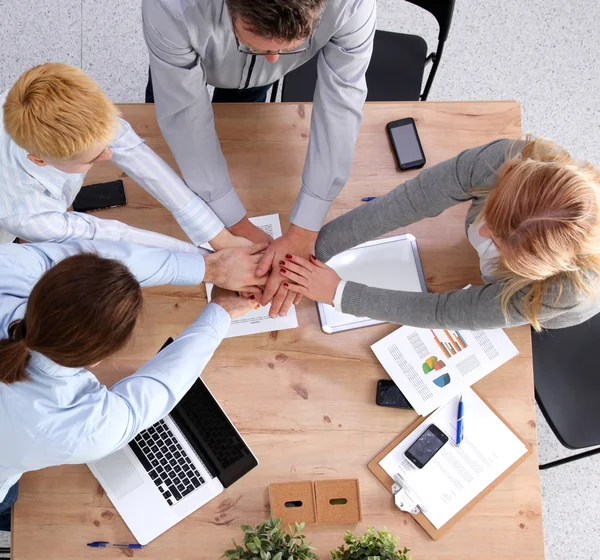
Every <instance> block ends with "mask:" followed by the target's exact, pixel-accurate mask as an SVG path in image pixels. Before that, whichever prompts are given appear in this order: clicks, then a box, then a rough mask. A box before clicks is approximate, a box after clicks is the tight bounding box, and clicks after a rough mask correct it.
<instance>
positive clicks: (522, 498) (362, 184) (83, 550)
mask: <svg viewBox="0 0 600 560" xmlns="http://www.w3.org/2000/svg"><path fill="white" fill-rule="evenodd" d="M121 110H122V111H123V116H124V117H125V118H126V119H127V120H129V121H130V122H131V124H132V125H133V127H134V128H135V129H136V131H137V132H138V133H139V134H140V135H141V136H143V137H144V138H146V139H147V141H148V144H149V145H150V146H151V147H152V148H153V149H155V150H156V151H157V152H158V153H159V154H160V155H161V156H163V157H164V158H165V159H166V160H167V161H168V162H169V163H170V164H172V165H175V163H174V160H173V158H172V156H171V154H170V152H169V151H168V148H167V147H166V144H165V142H164V140H163V139H162V137H161V134H160V131H159V129H158V126H157V123H156V120H155V116H154V112H153V107H152V106H151V105H150V106H148V105H146V106H145V105H125V106H121ZM310 113H311V107H310V105H296V104H254V105H237V106H232V105H227V106H216V107H215V116H216V126H217V130H218V133H219V137H220V139H221V145H222V147H223V151H224V153H225V156H226V158H227V161H228V164H229V170H230V174H231V178H232V180H233V184H234V185H236V188H237V192H238V193H239V194H240V197H241V199H242V201H243V202H244V204H245V205H246V208H247V209H248V212H249V215H250V216H253V215H262V214H269V213H273V212H279V214H280V216H281V219H282V225H283V226H284V228H285V227H287V223H288V217H289V213H290V211H291V209H292V206H293V203H294V200H295V198H296V194H297V192H298V189H299V186H300V177H301V173H302V168H303V165H304V156H305V152H306V146H307V142H308V135H309V125H310ZM407 116H412V117H414V118H415V120H416V122H417V127H418V129H419V132H420V136H421V139H422V143H423V148H424V150H425V154H426V155H427V160H428V165H429V166H431V165H433V164H435V163H438V162H440V161H442V160H444V159H447V158H450V157H452V156H454V155H456V154H457V153H458V152H459V151H461V150H463V149H465V148H469V147H473V146H477V145H479V144H483V143H485V142H488V141H491V140H494V139H496V138H500V137H512V138H516V137H518V136H519V135H520V134H521V112H520V107H519V105H518V104H517V103H515V102H510V101H500V102H443V103H374V104H367V105H366V106H365V109H364V122H363V125H362V128H361V131H360V135H359V139H358V143H357V147H356V153H355V157H354V165H353V169H352V174H351V179H350V181H349V182H348V185H347V186H346V187H345V189H344V190H343V191H342V193H341V194H340V196H339V197H338V198H337V200H336V201H335V203H334V204H333V206H332V209H331V212H330V213H329V216H328V219H332V218H334V217H336V216H338V215H340V214H343V213H345V212H347V211H349V210H351V209H352V208H355V207H356V206H358V205H360V204H361V202H360V199H361V198H362V197H363V196H377V195H382V194H384V193H385V192H387V191H389V190H390V189H392V188H393V187H395V186H396V185H397V184H399V183H400V182H402V181H403V180H405V179H406V178H408V177H411V176H413V175H414V174H415V173H416V172H403V173H401V172H398V171H397V170H396V168H395V163H394V159H393V156H392V152H391V151H390V147H389V144H388V140H387V136H386V132H385V124H386V123H387V122H389V121H392V120H395V119H399V118H402V117H407ZM198 157H202V154H198ZM120 176H121V177H122V176H123V174H122V173H121V171H120V170H119V169H117V168H116V167H114V166H113V165H112V164H111V163H109V162H107V163H101V164H98V165H97V166H95V167H94V168H93V170H92V171H91V172H90V173H89V174H88V177H87V179H86V184H89V183H94V182H98V181H104V180H111V179H115V178H117V177H120ZM124 179H125V184H126V189H127V195H128V199H129V202H128V204H127V206H126V207H123V208H120V209H113V210H107V211H104V212H102V213H101V214H100V215H102V216H104V217H106V218H117V219H120V220H122V221H124V222H127V223H129V224H131V225H135V226H138V227H145V228H147V229H154V230H157V231H160V232H162V233H166V234H170V235H174V236H176V237H179V238H181V239H185V236H184V234H183V232H182V231H181V230H180V229H179V227H178V225H177V224H176V222H175V221H174V219H173V218H172V216H171V215H170V213H169V212H168V211H167V210H165V209H164V208H162V207H160V206H159V204H158V203H157V202H156V201H155V200H154V199H153V198H152V197H150V196H149V195H148V194H146V193H145V191H143V190H141V189H140V188H139V187H137V186H136V185H134V184H133V182H132V181H131V180H129V179H127V178H124ZM465 212H466V206H465V205H464V204H463V205H461V206H457V207H454V208H452V209H450V210H448V211H446V212H444V213H443V214H442V215H441V216H439V217H437V218H435V219H431V220H424V221H422V222H420V223H417V224H414V225H411V226H410V227H408V228H406V229H405V230H403V231H408V232H410V233H412V234H414V235H415V236H416V238H417V242H418V245H419V250H420V253H421V258H422V261H423V268H424V271H425V276H426V279H427V286H428V288H429V290H430V291H443V290H449V289H455V288H461V287H463V286H464V285H465V284H468V283H472V284H479V283H481V279H480V277H479V271H478V260H477V255H476V253H475V251H474V250H473V249H472V248H471V246H470V245H469V243H468V241H467V239H466V236H465V229H464V228H465V226H464V216H465ZM395 233H398V232H395ZM145 296H146V306H145V312H144V317H143V320H142V322H141V324H140V326H139V327H138V329H137V331H136V334H135V337H134V341H133V343H132V344H131V345H130V346H129V348H127V349H126V350H124V351H123V352H121V354H120V355H119V356H117V357H115V358H112V359H110V360H107V361H106V362H105V363H103V364H102V365H101V366H100V367H99V368H98V370H97V371H96V373H97V375H98V376H99V378H100V379H101V380H102V381H103V382H104V383H106V384H111V383H113V382H115V381H116V380H117V379H119V378H121V377H123V376H125V375H128V374H130V373H131V372H133V371H135V370H136V368H138V367H139V366H140V365H141V364H142V363H144V362H145V361H146V360H148V359H149V358H150V357H151V356H153V355H154V354H155V353H156V351H157V350H158V349H159V348H160V346H161V345H162V343H163V342H164V340H165V339H166V338H167V337H169V336H177V335H178V334H179V333H180V332H181V331H182V330H183V329H184V328H185V327H186V326H187V325H189V324H190V323H191V322H192V321H193V320H194V319H195V317H196V316H197V315H198V313H199V312H200V311H201V310H202V308H203V307H204V305H205V304H206V298H205V292H204V288H187V287H186V288H182V287H169V286H167V287H161V288H152V289H148V290H145ZM298 321H299V325H300V326H299V327H298V329H293V330H286V331H281V332H272V333H265V334H260V335H254V336H248V337H242V338H234V339H230V340H225V341H224V342H223V344H222V345H221V346H220V348H219V349H218V350H217V352H216V353H215V356H214V358H213V360H212V361H211V362H210V363H209V365H208V367H207V368H206V370H205V371H204V374H203V378H204V380H205V381H206V382H207V384H208V385H209V386H210V388H211V390H212V391H213V392H214V393H215V395H216V397H217V398H218V400H219V402H220V403H221V404H222V406H223V407H224V409H225V410H226V412H227V413H228V414H229V416H230V417H231V419H232V421H233V422H234V423H235V424H236V426H237V427H238V429H239V430H240V431H241V432H242V434H243V435H244V437H245V439H246V441H247V442H248V444H249V445H250V447H251V448H252V450H253V451H254V453H255V454H256V456H257V457H258V459H259V461H260V465H259V467H258V468H256V469H254V470H253V471H252V472H251V473H250V474H249V475H247V476H246V477H244V478H243V479H241V480H240V481H239V482H237V483H236V484H234V485H233V486H232V487H231V488H229V489H227V490H226V491H225V492H224V493H223V494H221V495H220V496H218V497H217V498H216V499H214V500H213V501H212V502H210V503H208V504H207V505H206V506H204V507H203V508H201V509H200V510H198V511H197V512H196V513H194V514H193V515H191V516H190V517H188V518H187V519H185V520H184V521H183V522H181V523H179V524H178V525H176V526H175V527H174V528H173V529H171V530H170V531H168V532H167V533H166V534H164V535H162V536H161V537H159V538H158V539H156V540H155V541H153V542H152V543H151V544H150V545H149V546H148V548H146V549H144V550H140V551H129V550H127V551H121V550H116V549H106V550H94V549H89V548H87V547H86V546H85V544H86V543H87V542H89V541H93V540H107V541H110V542H116V543H122V542H133V541H132V536H131V533H130V532H129V530H128V529H127V527H126V526H125V524H124V523H123V521H122V520H121V519H120V517H119V515H118V514H117V513H116V511H115V509H114V508H113V507H112V505H111V503H110V501H109V500H108V499H107V497H106V496H105V495H104V493H103V491H102V489H101V488H100V486H99V485H98V483H97V482H96V481H95V479H94V478H93V476H92V475H91V473H90V472H89V470H88V469H87V467H86V466H84V465H78V466H63V467H54V468H50V469H45V470H42V471H38V472H32V473H28V474H26V475H25V476H23V478H22V481H21V496H20V498H19V501H18V503H17V505H16V507H15V515H14V530H13V558H14V559H16V560H25V559H31V560H33V559H35V560H39V559H40V558H44V559H47V560H50V559H58V558H60V559H68V560H71V559H73V560H75V559H88V558H94V559H98V558H120V557H122V556H123V555H125V556H135V557H139V558H145V559H157V560H158V559H161V560H167V559H169V560H171V559H182V560H184V559H185V560H214V559H216V558H218V557H220V556H221V554H222V553H223V551H224V550H225V549H227V548H229V545H230V543H231V539H232V538H236V539H238V540H241V538H242V532H241V530H240V529H239V525H240V523H249V524H255V523H259V522H262V521H263V520H264V519H265V518H266V517H267V515H268V512H269V499H268V493H267V486H268V484H269V483H271V482H280V481H293V480H307V479H313V480H320V479H325V478H351V477H358V478H359V479H360V486H361V499H362V510H363V511H362V513H363V522H362V523H361V524H360V525H359V526H356V527H347V526H319V527H315V526H308V527H307V529H306V532H307V534H308V537H309V538H310V539H311V540H312V541H313V544H314V546H315V547H316V548H317V549H318V553H319V555H320V558H322V559H325V558H329V550H331V549H333V548H334V547H336V546H338V545H340V544H341V542H342V537H343V534H344V531H345V530H346V529H353V530H356V531H362V530H363V529H365V528H366V527H367V526H369V525H373V526H375V527H377V528H382V527H387V528H388V529H390V530H391V531H393V532H394V533H396V534H397V535H398V536H399V537H400V539H401V543H402V545H405V546H407V547H409V548H410V549H411V550H412V554H413V558H414V560H425V559H426V560H450V559H451V560H457V559H460V560H481V559H482V558H485V559H486V560H509V559H510V560H512V559H514V558H519V559H521V560H533V559H535V560H540V559H542V558H543V557H544V552H543V535H542V518H541V504H540V482H539V474H538V468H537V450H536V452H535V453H533V454H532V455H531V456H530V457H529V458H528V460H527V461H526V462H525V463H524V464H523V465H522V466H520V467H519V468H518V469H517V470H516V471H515V472H514V474H512V475H511V476H510V477H508V478H507V480H506V481H504V482H503V483H502V484H501V485H500V486H499V487H498V488H496V489H495V490H494V491H493V492H492V493H491V494H490V495H489V496H487V497H486V498H484V499H483V500H482V501H481V502H480V503H479V504H478V505H477V506H476V507H475V508H474V509H473V510H472V512H470V513H469V514H468V515H467V516H466V517H465V518H464V519H463V520H462V521H461V522H460V523H459V524H457V526H456V527H455V528H454V529H453V530H452V531H451V532H450V533H449V534H448V535H446V536H445V537H444V538H443V540H441V541H438V542H436V541H433V540H431V539H430V538H429V536H428V535H427V534H426V533H425V532H424V531H423V530H422V529H421V528H420V527H419V526H418V525H417V524H416V523H415V522H414V521H413V520H412V519H411V518H410V517H409V516H408V514H405V513H402V512H400V511H398V510H396V509H395V508H394V507H393V504H392V498H391V495H390V494H389V493H388V492H387V491H386V489H385V488H383V486H382V485H381V484H380V483H379V482H378V481H377V480H376V479H375V478H374V477H373V476H372V475H371V474H370V472H369V471H368V470H367V463H368V461H369V460H370V459H371V458H372V457H374V456H375V455H376V454H377V453H378V452H379V451H380V450H381V449H382V448H383V447H385V446H386V445H387V444H388V443H389V442H390V441H392V440H393V439H394V438H395V437H396V435H398V434H399V433H400V432H401V431H402V430H403V429H404V428H406V427H407V426H408V425H409V424H410V423H412V422H413V420H414V419H415V417H416V415H415V413H414V412H412V411H403V410H397V409H390V408H382V407H378V406H376V405H375V402H374V401H375V388H376V383H377V380H378V379H380V378H383V377H386V374H385V371H384V370H383V368H382V367H381V366H380V365H379V363H378V362H377V360H376V359H375V357H374V355H373V353H372V352H371V350H370V348H369V347H370V345H371V344H372V343H374V342H375V341H377V340H379V339H380V338H382V337H383V336H385V335H387V334H388V333H390V332H391V331H392V330H394V329H395V328H396V327H395V326H393V325H389V324H387V325H379V326H375V327H369V328H365V329H359V330H354V331H348V332H345V333H339V334H334V335H325V334H323V333H322V332H321V330H320V328H319V320H318V316H317V309H316V305H315V304H314V303H312V302H309V301H306V300H304V301H302V303H301V304H300V305H299V308H298ZM507 332H508V335H509V336H510V338H511V339H512V341H513V342H514V343H515V344H516V346H517V347H518V349H519V352H520V354H519V356H518V357H516V358H514V359H512V360H511V361H510V362H508V364H506V365H505V366H504V367H502V368H500V369H498V370H497V371H495V372H493V373H492V374H491V375H489V376H488V377H487V378H485V379H483V380H482V381H480V382H479V383H478V384H477V386H476V388H477V390H478V391H480V392H481V394H482V395H484V396H485V397H486V398H487V399H488V400H489V401H490V403H491V404H492V405H493V406H494V407H495V408H496V409H497V410H498V412H499V413H500V414H502V415H503V416H504V418H506V419H507V421H508V422H509V423H510V424H511V425H512V426H513V428H514V429H515V430H516V431H517V432H518V433H519V434H520V435H521V436H523V437H524V438H525V439H526V440H527V441H529V442H530V443H531V444H532V445H533V446H534V448H535V444H536V426H535V411H534V395H533V373H532V360H531V342H530V335H529V330H528V328H525V327H521V328H515V329H510V330H508V331H507Z"/></svg>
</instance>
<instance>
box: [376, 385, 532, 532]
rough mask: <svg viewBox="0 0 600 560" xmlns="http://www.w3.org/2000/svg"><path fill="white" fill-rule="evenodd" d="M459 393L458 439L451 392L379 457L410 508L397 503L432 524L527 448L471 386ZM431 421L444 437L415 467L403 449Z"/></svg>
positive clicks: (455, 402) (475, 493)
mask: <svg viewBox="0 0 600 560" xmlns="http://www.w3.org/2000/svg"><path fill="white" fill-rule="evenodd" d="M462 397H463V402H464V406H465V428H464V439H463V441H462V443H461V444H460V445H456V439H455V438H456V411H457V406H458V397H456V398H454V399H452V400H450V401H449V402H448V403H447V404H446V405H444V406H443V407H441V408H439V409H438V410H436V411H435V412H434V413H433V414H431V415H430V416H429V417H427V418H426V419H425V420H424V421H423V422H422V423H421V424H420V425H419V426H418V427H417V428H416V429H415V430H414V431H413V432H412V433H410V434H408V435H407V436H406V437H405V438H404V439H403V440H402V441H401V442H400V443H399V444H398V445H397V446H396V447H394V448H393V449H392V450H391V451H390V452H389V453H388V454H387V455H386V456H385V457H384V458H382V459H381V460H380V461H379V466H380V467H381V468H382V469H383V470H384V471H385V472H386V473H387V474H388V475H389V477H390V478H391V479H393V480H394V481H395V482H396V483H397V485H396V486H397V488H396V492H398V491H405V492H406V499H407V500H408V501H410V502H411V503H410V504H408V506H409V509H405V508H402V509H404V510H405V511H411V513H417V512H421V513H422V514H423V515H425V517H426V518H427V519H428V520H429V521H430V522H431V523H432V524H433V526H434V527H435V528H436V529H440V528H441V527H443V526H444V525H445V524H446V523H447V522H448V521H449V520H450V519H452V518H453V517H454V516H455V515H456V514H457V513H458V512H460V511H461V510H462V509H463V508H464V507H465V506H466V505H467V504H469V502H471V501H472V500H473V499H474V498H476V497H477V496H478V495H479V494H480V493H481V492H483V491H484V490H485V489H486V488H487V487H488V486H490V484H492V483H493V482H494V481H495V480H496V479H498V478H499V477H500V476H501V475H502V474H503V473H504V472H505V471H506V470H507V469H509V468H510V467H511V466H512V465H513V464H515V463H516V462H517V461H518V460H519V459H520V458H521V457H523V456H524V455H525V454H526V453H527V452H528V448H527V446H526V445H525V443H523V441H522V440H521V439H520V438H519V437H518V436H517V435H516V434H515V433H514V432H513V431H512V430H511V428H509V427H508V426H507V425H506V424H505V423H504V422H503V421H502V420H501V419H500V418H499V417H498V416H497V415H496V414H495V413H494V412H493V411H492V410H491V409H490V407H488V406H487V404H486V403H485V402H484V401H483V400H482V399H481V398H480V397H479V396H478V395H477V394H476V393H475V392H474V391H473V390H472V389H466V390H465V391H464V392H463V394H462ZM431 424H435V425H436V426H437V427H438V428H440V430H442V431H443V432H444V433H445V434H446V435H447V436H448V438H449V439H448V442H447V443H446V444H445V445H444V446H443V447H442V449H440V451H438V453H437V454H436V455H435V456H434V457H433V459H431V461H429V463H427V464H426V465H425V466H424V467H423V468H422V469H418V468H417V467H415V466H414V465H413V464H412V463H411V462H410V461H409V460H408V459H407V458H406V456H405V455H404V453H405V451H406V450H407V449H408V448H409V447H410V446H411V445H412V443H414V441H415V440H416V439H417V438H418V437H419V436H420V435H421V433H422V432H423V431H424V430H426V429H427V427H428V426H429V425H431ZM396 503H397V504H398V500H396ZM399 507H400V506H399Z"/></svg>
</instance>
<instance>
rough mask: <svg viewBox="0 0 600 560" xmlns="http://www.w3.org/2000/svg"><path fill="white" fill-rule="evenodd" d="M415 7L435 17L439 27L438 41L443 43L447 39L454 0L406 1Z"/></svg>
mask: <svg viewBox="0 0 600 560" xmlns="http://www.w3.org/2000/svg"><path fill="white" fill-rule="evenodd" d="M406 1H407V2H410V3H411V4H414V5H415V6H419V7H420V8H423V9H424V10H427V11H428V12H429V13H431V14H432V15H433V17H435V19H436V20H437V22H438V25H439V27H440V33H439V35H438V41H440V42H442V43H443V42H444V41H445V40H446V39H447V38H448V32H449V31H450V24H451V23H452V14H453V13H454V2H455V0H406Z"/></svg>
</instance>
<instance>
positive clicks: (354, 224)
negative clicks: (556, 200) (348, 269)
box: [316, 140, 600, 330]
mask: <svg viewBox="0 0 600 560" xmlns="http://www.w3.org/2000/svg"><path fill="white" fill-rule="evenodd" d="M512 144H513V141H511V140H497V141H495V142H492V143H490V144H486V145H485V146H480V147H478V148H473V149H470V150H465V151H464V152H462V153H461V154H459V155H458V156H456V157H455V158H453V159H450V160H448V161H444V162H442V163H440V164H438V165H435V166H434V167H431V168H430V169H425V170H424V171H422V172H421V173H420V174H419V175H418V176H417V177H415V178H414V179H410V180H408V181H406V182H405V183H403V184H401V185H400V186H399V187H397V188H396V189H394V190H393V191H391V192H389V193H388V194H387V195H385V196H382V197H379V198H377V199H376V200H374V201H372V202H369V203H368V204H364V205H361V206H360V207H358V208H356V209H355V210H352V211H351V212H348V213H347V214H345V215H343V216H340V217H339V218H337V219H335V220H333V221H332V222H329V223H328V224H327V225H326V226H325V227H323V229H322V230H321V232H320V234H319V237H318V239H317V244H316V255H317V258H319V259H320V260H322V261H327V260H329V259H330V258H331V257H333V256H334V255H337V254H338V253H341V252H342V251H345V250H346V249H349V248H350V247H354V246H355V245H358V244H359V243H363V242H365V241H368V240H370V239H374V238H376V237H379V236H380V235H383V234H385V233H388V232H390V231H392V230H395V229H397V228H399V227H404V226H407V225H409V224H412V223H414V222H417V221H419V220H421V219H423V218H430V217H433V216H437V215H439V214H441V213H442V212H443V211H444V210H446V209H447V208H449V207H451V206H454V205H455V204H459V203H461V202H464V201H469V200H470V201H471V202H472V204H471V207H470V209H469V212H468V214H467V223H466V225H467V227H468V226H469V225H470V224H471V223H473V221H474V220H475V219H476V218H477V216H478V214H479V212H480V211H481V209H482V205H483V200H484V199H483V198H482V197H480V196H478V195H477V194H475V193H474V192H473V189H474V188H475V187H492V188H493V187H494V186H495V185H496V172H497V171H498V169H500V167H501V166H502V164H503V163H504V162H505V161H506V159H507V157H508V154H509V152H510V151H514V149H515V148H517V151H518V148H520V146H519V145H516V146H513V147H512V148H511V145H512ZM501 291H502V283H500V282H497V283H491V284H486V285H484V286H477V287H471V288H469V289H468V290H453V291H450V292H446V293H443V294H431V293H414V292H404V291H394V290H383V289H380V288H371V287H369V286H366V285H364V284H357V283H355V282H348V283H347V284H346V287H345V289H344V293H343V295H342V311H343V312H344V313H350V314H352V315H356V316H359V317H363V316H364V317H371V318H373V319H380V320H383V321H389V322H392V323H400V324H403V325H412V326H415V327H424V328H462V329H471V330H478V329H489V328H497V327H510V326H517V325H523V324H526V323H527V320H526V319H525V317H524V315H523V295H524V294H523V293H517V294H516V295H515V296H514V297H513V298H512V299H511V301H510V303H509V308H508V314H505V313H504V312H503V310H502V307H501V304H500V295H501ZM557 293H558V292H557V290H552V289H551V290H549V293H548V294H547V296H546V298H545V300H544V302H543V303H542V305H541V306H540V309H539V311H538V318H539V321H540V323H541V324H542V325H543V326H544V327H545V328H554V329H556V328H561V327H569V326H572V325H577V324H579V323H582V322H583V321H585V320H587V319H589V318H590V317H592V316H593V315H595V314H596V313H597V312H598V311H600V298H588V297H587V296H586V294H582V293H580V292H578V291H577V290H576V289H575V287H573V286H570V285H565V286H564V287H563V292H562V294H561V296H560V298H558V300H557V299H556V296H557Z"/></svg>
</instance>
